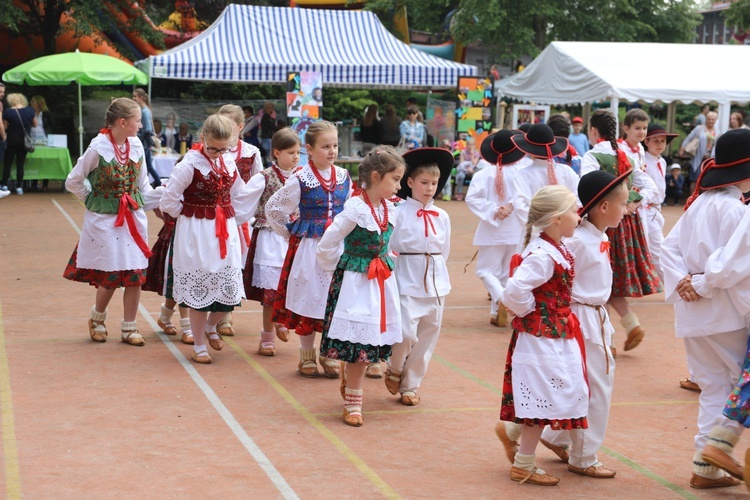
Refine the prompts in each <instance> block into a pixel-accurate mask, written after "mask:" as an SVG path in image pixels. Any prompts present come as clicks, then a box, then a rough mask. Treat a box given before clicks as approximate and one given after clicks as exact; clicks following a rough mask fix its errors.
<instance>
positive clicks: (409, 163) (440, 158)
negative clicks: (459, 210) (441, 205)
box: [396, 148, 455, 200]
mask: <svg viewBox="0 0 750 500" xmlns="http://www.w3.org/2000/svg"><path fill="white" fill-rule="evenodd" d="M402 156H403V158H404V161H405V162H406V173H405V174H404V177H403V178H402V179H401V189H399V191H398V193H397V195H396V196H398V197H399V198H401V199H404V200H405V199H406V198H408V197H409V196H411V188H410V187H409V184H408V179H409V172H411V170H412V169H414V168H416V167H418V166H420V165H424V164H426V163H436V164H437V166H438V168H439V169H440V180H439V181H438V185H437V190H436V191H435V196H434V197H435V198H437V197H438V196H440V193H442V191H443V188H444V187H445V183H446V182H448V179H450V177H451V171H452V170H453V164H454V161H455V160H454V158H453V153H451V152H450V151H448V150H447V149H443V148H417V149H412V150H411V151H407V152H406V153H404V154H403V155H402Z"/></svg>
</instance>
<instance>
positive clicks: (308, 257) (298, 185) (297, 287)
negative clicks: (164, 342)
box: [266, 120, 352, 378]
mask: <svg viewBox="0 0 750 500" xmlns="http://www.w3.org/2000/svg"><path fill="white" fill-rule="evenodd" d="M305 143H306V147H307V154H308V156H309V162H308V164H307V165H305V166H304V167H302V169H300V170H299V171H297V172H295V173H294V174H293V175H292V176H291V177H290V178H289V180H288V181H287V182H286V184H284V187H283V188H281V189H279V190H278V191H277V192H276V194H274V195H273V196H271V199H270V200H268V203H267V204H266V218H267V219H268V222H270V224H271V228H272V229H273V230H274V231H276V232H277V233H278V234H280V235H281V236H283V237H284V238H288V239H289V249H288V250H287V254H286V258H285V259H284V265H283V268H282V271H281V278H280V279H279V285H278V288H277V296H276V302H275V303H274V313H273V321H274V322H276V323H281V324H283V325H284V326H285V327H286V328H288V329H290V330H291V329H294V330H295V332H296V333H297V335H299V338H300V361H299V364H298V366H297V369H298V371H299V373H300V375H302V376H303V377H317V376H318V375H319V372H318V365H317V363H316V362H315V359H316V350H315V332H322V331H323V318H324V317H325V310H326V297H327V295H328V289H329V287H330V284H331V276H332V273H331V272H330V271H325V270H323V269H321V267H320V266H319V265H318V262H317V260H316V258H315V252H316V251H317V246H318V242H319V241H320V238H321V237H322V236H323V232H324V231H325V229H326V227H328V226H330V225H331V222H332V221H333V220H334V218H335V217H336V216H337V215H338V214H339V213H340V212H341V210H343V208H344V202H345V201H346V200H347V199H348V198H349V196H350V195H351V190H352V188H351V179H350V178H349V172H347V170H346V169H345V168H338V167H336V166H335V165H334V164H333V162H334V161H335V160H336V157H337V156H338V130H337V129H336V125H334V124H333V123H331V122H327V121H324V120H323V121H319V122H315V123H313V124H312V125H310V127H309V128H308V129H307V132H306V134H305ZM298 210H299V218H298V219H296V220H294V221H290V217H291V216H292V214H294V213H295V212H297V211H298ZM318 360H319V361H320V364H321V366H322V367H323V371H324V373H325V376H326V377H329V378H337V377H338V376H339V364H338V362H337V361H334V360H332V359H329V358H325V357H323V356H320V358H319V359H318Z"/></svg>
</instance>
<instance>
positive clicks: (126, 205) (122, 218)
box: [115, 193, 151, 259]
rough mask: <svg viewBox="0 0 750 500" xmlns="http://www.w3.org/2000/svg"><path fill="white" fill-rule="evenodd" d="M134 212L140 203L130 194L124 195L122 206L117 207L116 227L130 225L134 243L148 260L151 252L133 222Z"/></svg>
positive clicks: (121, 201) (121, 199)
mask: <svg viewBox="0 0 750 500" xmlns="http://www.w3.org/2000/svg"><path fill="white" fill-rule="evenodd" d="M132 210H138V203H137V202H136V201H135V200H134V199H133V198H131V197H130V195H129V194H128V193H125V194H123V195H122V196H121V197H120V206H119V207H117V219H115V227H121V226H122V225H123V224H125V222H127V223H128V231H130V236H132V237H133V241H135V244H136V245H138V248H140V249H141V252H143V255H145V256H146V258H147V259H148V258H149V257H151V250H150V249H149V248H148V245H147V244H146V242H145V241H144V240H143V237H142V236H141V233H139V232H138V228H137V227H135V220H133V212H132Z"/></svg>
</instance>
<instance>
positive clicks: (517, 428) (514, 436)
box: [503, 422, 523, 442]
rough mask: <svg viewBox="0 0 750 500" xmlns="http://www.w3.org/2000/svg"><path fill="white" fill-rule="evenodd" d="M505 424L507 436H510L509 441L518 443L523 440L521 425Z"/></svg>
mask: <svg viewBox="0 0 750 500" xmlns="http://www.w3.org/2000/svg"><path fill="white" fill-rule="evenodd" d="M503 423H504V424H505V435H506V436H508V439H510V440H511V441H515V442H518V440H519V439H521V430H522V429H523V427H522V426H521V425H520V424H515V423H513V422H503Z"/></svg>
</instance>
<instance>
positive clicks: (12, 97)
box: [8, 94, 29, 108]
mask: <svg viewBox="0 0 750 500" xmlns="http://www.w3.org/2000/svg"><path fill="white" fill-rule="evenodd" d="M8 104H10V107H11V108H12V107H13V106H18V105H19V104H21V105H23V107H24V108H25V107H26V106H28V105H29V101H27V100H26V96H25V95H23V94H8Z"/></svg>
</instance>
